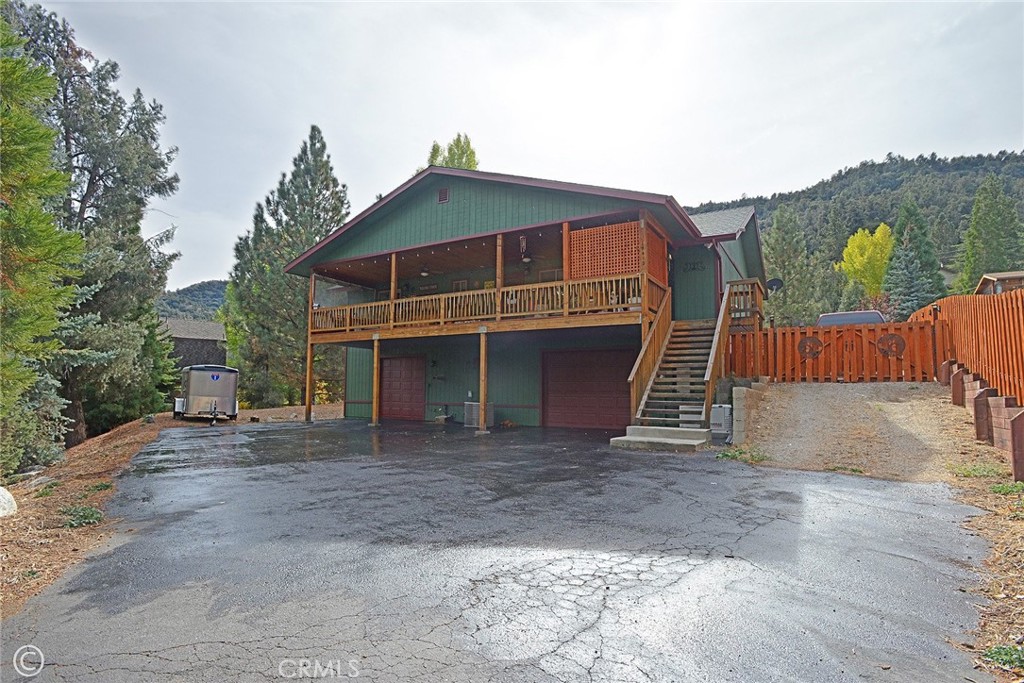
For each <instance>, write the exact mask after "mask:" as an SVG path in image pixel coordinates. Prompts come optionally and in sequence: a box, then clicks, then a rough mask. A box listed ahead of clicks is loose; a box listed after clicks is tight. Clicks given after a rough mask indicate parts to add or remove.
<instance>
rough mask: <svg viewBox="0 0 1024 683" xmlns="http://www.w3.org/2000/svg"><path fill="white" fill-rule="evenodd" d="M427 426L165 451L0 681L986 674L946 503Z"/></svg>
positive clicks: (10, 648)
mask: <svg viewBox="0 0 1024 683" xmlns="http://www.w3.org/2000/svg"><path fill="white" fill-rule="evenodd" d="M607 443H608V442H607V435H606V434H600V433H584V432H578V431H568V430H564V431H563V430H530V429H522V430H514V431H510V432H496V433H494V434H492V435H490V436H486V437H474V436H473V434H472V430H465V429H463V428H461V427H439V426H434V425H415V426H402V425H399V426H387V427H385V428H382V429H380V430H378V431H374V430H371V429H369V428H367V427H366V426H365V425H363V424H361V423H349V422H333V423H323V424H318V425H238V426H225V427H217V428H206V429H177V430H166V431H165V432H164V433H163V435H162V436H161V438H160V439H158V440H157V441H156V442H154V443H153V444H151V445H150V446H149V447H147V448H146V450H144V451H143V452H142V453H140V454H139V455H138V456H137V457H136V458H135V460H134V461H133V464H132V468H131V469H130V470H129V471H128V472H127V473H126V474H125V475H123V476H122V477H121V478H120V479H119V480H118V482H117V486H118V492H117V495H116V496H115V497H114V499H113V500H112V502H111V507H110V508H109V509H108V514H109V515H112V516H115V517H120V518H122V519H123V521H122V522H121V523H120V525H119V527H120V530H121V531H120V533H119V534H118V538H117V540H116V541H115V542H114V543H112V544H111V545H109V546H107V547H106V548H104V549H102V550H101V551H100V552H98V553H95V554H94V555H93V556H92V557H91V558H90V559H88V560H87V561H85V562H83V563H82V564H80V565H78V566H77V567H76V568H74V569H73V570H72V571H71V572H70V573H69V575H68V576H67V577H66V578H65V579H63V580H62V581H60V582H58V583H57V584H55V585H53V586H51V587H50V588H49V589H48V590H47V591H45V592H44V593H43V594H42V595H40V596H38V597H36V598H34V599H32V600H31V601H30V602H29V603H28V605H27V606H26V608H25V610H24V611H23V612H22V613H21V614H19V615H17V616H15V617H13V618H11V619H9V620H6V621H5V622H4V623H3V634H2V642H3V651H4V656H3V663H2V664H0V674H2V678H3V680H5V681H7V680H20V679H19V678H18V676H17V675H16V674H15V673H14V671H13V670H12V667H11V656H12V653H13V652H14V651H15V649H16V648H18V647H19V646H21V645H24V644H28V643H31V644H33V645H35V646H37V647H38V648H40V649H41V650H42V652H43V653H44V655H45V658H46V666H45V667H44V669H43V671H42V673H41V674H40V675H39V676H37V677H36V678H34V679H32V680H37V681H56V680H66V681H83V682H89V681H97V682H103V683H116V682H117V681H133V682H134V681H228V680H230V681H266V680H288V679H309V678H319V679H323V678H341V677H348V676H356V675H357V676H358V678H360V679H363V680H372V681H584V680H595V681H620V680H621V681H648V680H654V681H854V680H855V681H863V680H868V681H921V680H929V681H958V682H962V681H963V680H964V678H965V677H969V680H975V681H983V680H991V679H989V678H986V677H985V676H984V675H982V674H980V673H979V672H977V671H974V670H973V669H972V667H971V663H970V660H969V658H968V657H967V656H966V655H964V654H963V653H961V652H960V651H958V650H956V649H955V648H953V647H952V646H951V645H949V644H948V643H947V642H946V640H947V639H950V640H953V641H957V640H969V638H967V637H966V636H965V635H964V633H965V632H967V631H969V630H970V629H971V628H973V627H974V626H975V624H976V620H977V614H976V610H975V607H974V605H973V604H972V602H971V601H972V597H971V596H970V594H968V593H965V592H963V591H962V590H960V589H962V588H964V587H967V586H969V585H971V584H972V583H973V582H974V581H976V580H977V576H976V575H975V573H974V571H973V567H974V566H975V565H977V563H979V562H980V560H981V558H982V557H984V555H985V553H986V552H987V549H986V547H985V544H984V543H983V542H982V541H980V540H979V539H977V538H975V537H972V536H970V535H968V534H966V533H965V532H964V531H963V530H962V529H961V528H960V523H961V522H962V521H963V519H964V518H965V517H967V516H968V515H970V514H973V513H974V512H975V511H974V510H973V509H972V508H967V507H964V506H960V505H957V504H954V503H953V502H951V499H950V495H949V492H948V489H946V488H945V487H944V486H942V485H921V484H899V483H891V482H883V481H874V480H868V479H863V478H857V477H852V476H844V475H829V474H820V473H806V472H787V471H780V470H772V469H758V468H752V467H748V466H746V465H743V464H739V463H734V462H728V461H716V460H715V459H714V457H713V455H712V454H707V453H702V454H697V455H692V456H668V455H652V454H646V453H645V454H630V453H623V452H613V451H612V450H611V449H609V448H608V445H607Z"/></svg>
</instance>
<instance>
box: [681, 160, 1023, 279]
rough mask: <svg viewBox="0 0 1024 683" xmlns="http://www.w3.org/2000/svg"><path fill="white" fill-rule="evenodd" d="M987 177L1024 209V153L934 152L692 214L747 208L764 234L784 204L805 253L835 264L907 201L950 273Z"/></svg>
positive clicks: (863, 165)
mask: <svg viewBox="0 0 1024 683" xmlns="http://www.w3.org/2000/svg"><path fill="white" fill-rule="evenodd" d="M989 174H995V175H996V176H997V177H998V178H999V179H1000V180H1001V181H1002V182H1003V185H1004V190H1005V191H1006V193H1007V194H1008V195H1009V196H1010V197H1011V198H1012V199H1013V200H1014V201H1015V202H1016V204H1017V208H1018V210H1020V209H1021V205H1022V204H1024V154H1022V153H1020V152H1005V151H1004V152H999V153H998V154H979V155H977V156H970V157H954V158H952V159H945V158H941V157H937V156H936V155H935V154H932V155H931V156H927V157H926V156H919V157H917V158H916V159H906V158H904V157H901V156H896V155H893V154H890V155H888V156H887V157H886V159H885V161H881V162H875V161H864V162H861V163H860V164H859V165H858V166H856V167H854V168H847V169H843V170H842V171H839V172H838V173H836V174H835V175H833V176H832V177H831V178H829V179H828V180H822V181H821V182H819V183H817V184H815V185H813V186H811V187H809V188H807V189H805V190H799V191H796V192H783V193H777V194H773V195H772V196H771V197H747V198H744V199H739V200H736V201H731V202H716V203H707V204H702V205H701V206H699V207H696V208H694V209H693V210H694V211H711V210H715V209H727V208H730V207H733V206H741V205H749V204H754V205H755V206H756V207H757V213H758V219H759V220H760V222H761V227H762V228H765V227H769V226H770V225H771V223H772V216H773V214H774V212H775V210H776V209H777V208H778V206H779V205H780V204H785V205H787V206H788V207H789V208H791V209H792V210H793V211H794V213H795V214H796V219H797V222H798V224H799V225H800V226H801V228H802V229H803V231H804V232H805V234H806V235H807V243H808V247H809V248H810V251H811V252H812V253H820V254H821V255H822V256H823V257H825V258H827V259H829V260H831V261H838V260H840V259H841V258H842V253H843V246H844V245H845V244H846V240H847V238H848V237H849V236H850V235H852V234H853V233H854V232H856V231H857V230H858V229H860V228H872V229H873V228H875V227H876V226H877V225H878V224H879V223H888V224H890V225H893V224H895V221H896V217H897V213H898V210H899V206H900V203H901V202H902V201H903V199H904V198H910V199H912V200H913V201H914V202H916V203H917V205H918V206H919V207H920V209H921V213H922V214H923V215H924V218H925V219H926V220H927V222H928V224H929V226H930V227H931V233H932V237H933V239H934V240H935V246H936V251H937V253H938V256H939V260H940V261H941V262H942V264H943V265H944V266H948V267H952V268H954V269H955V268H956V264H957V261H958V259H959V256H960V253H961V251H962V249H961V247H960V245H961V243H962V242H963V236H964V233H965V232H966V231H967V226H968V224H969V223H970V218H971V206H972V204H973V202H974V195H975V193H976V192H977V191H978V188H979V187H980V186H981V183H982V181H983V180H984V179H985V177H986V176H987V175H989ZM688 210H689V207H688Z"/></svg>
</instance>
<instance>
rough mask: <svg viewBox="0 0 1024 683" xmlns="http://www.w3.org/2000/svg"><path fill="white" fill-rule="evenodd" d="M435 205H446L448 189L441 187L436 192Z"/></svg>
mask: <svg viewBox="0 0 1024 683" xmlns="http://www.w3.org/2000/svg"><path fill="white" fill-rule="evenodd" d="M437 203H438V204H447V203H448V188H447V187H442V188H441V189H439V190H438V191H437Z"/></svg>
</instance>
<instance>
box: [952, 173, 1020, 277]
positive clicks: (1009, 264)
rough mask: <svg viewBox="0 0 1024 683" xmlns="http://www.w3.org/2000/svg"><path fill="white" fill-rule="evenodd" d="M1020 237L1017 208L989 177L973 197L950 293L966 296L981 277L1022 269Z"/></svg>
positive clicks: (995, 179) (994, 178) (996, 179)
mask: <svg viewBox="0 0 1024 683" xmlns="http://www.w3.org/2000/svg"><path fill="white" fill-rule="evenodd" d="M1022 237H1024V235H1022V234H1021V221H1020V215H1019V214H1018V213H1017V207H1015V206H1014V203H1013V200H1012V199H1010V198H1009V197H1007V196H1006V194H1004V192H1003V184H1002V182H1000V180H999V178H997V177H996V176H995V175H989V176H988V177H987V178H985V181H984V182H983V183H982V184H981V187H979V188H978V192H977V194H975V196H974V206H973V208H972V209H971V224H970V227H968V228H967V233H966V234H965V235H964V255H963V260H962V262H961V266H960V276H959V277H958V278H957V281H956V283H954V285H953V287H954V289H956V290H957V291H959V292H963V293H965V294H969V293H971V292H973V291H974V288H975V287H977V285H978V280H980V279H981V276H982V275H984V274H985V273H998V272H1001V271H1006V270H1011V269H1013V268H1016V267H1019V266H1024V253H1022V252H1024V244H1022V241H1021V240H1022Z"/></svg>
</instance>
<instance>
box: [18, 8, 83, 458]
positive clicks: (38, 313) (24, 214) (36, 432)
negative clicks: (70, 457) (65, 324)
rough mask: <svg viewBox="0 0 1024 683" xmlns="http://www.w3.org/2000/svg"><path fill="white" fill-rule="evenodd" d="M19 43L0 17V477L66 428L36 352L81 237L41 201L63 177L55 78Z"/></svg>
mask: <svg viewBox="0 0 1024 683" xmlns="http://www.w3.org/2000/svg"><path fill="white" fill-rule="evenodd" d="M23 43H24V41H22V40H21V39H19V38H18V37H17V36H15V35H14V34H13V32H12V30H11V27H10V25H9V24H8V23H7V21H6V20H5V19H4V18H3V17H0V159H2V162H3V163H2V166H0V476H5V475H7V474H9V473H10V472H11V471H12V470H14V469H16V468H17V467H18V466H19V465H22V464H25V463H26V462H41V461H46V460H49V459H52V458H51V457H50V456H51V455H52V454H53V452H54V440H55V437H58V438H59V436H60V435H61V434H62V432H63V428H64V423H63V421H62V420H61V419H60V417H59V409H60V407H62V406H63V404H62V403H61V402H60V400H59V399H58V398H57V397H56V395H55V392H54V386H53V385H54V383H53V381H52V380H51V379H50V378H49V376H48V375H47V374H46V373H45V370H43V368H41V366H40V361H41V360H43V359H45V358H47V357H49V356H50V355H52V353H53V352H54V351H56V350H57V349H58V347H57V345H56V342H55V341H54V340H53V338H52V335H53V332H54V330H55V329H56V328H57V325H58V317H59V315H60V313H61V312H62V311H63V310H66V309H67V307H68V306H69V305H70V304H71V302H72V300H73V296H74V291H73V289H72V288H71V287H69V286H64V285H62V279H63V278H65V277H68V276H70V275H72V274H73V271H72V268H73V267H75V266H76V265H77V263H78V261H79V259H80V257H81V238H80V237H79V236H78V235H76V234H74V233H69V232H66V231H63V230H61V229H59V228H58V227H57V226H56V224H55V223H54V220H53V216H52V215H51V214H50V213H49V212H47V210H46V207H45V202H46V201H47V200H49V199H51V198H54V197H58V196H60V194H61V193H62V192H63V191H64V189H65V187H66V185H67V179H66V178H65V177H64V176H63V175H62V174H61V173H60V172H59V171H57V170H56V169H54V168H53V162H52V150H53V141H54V138H55V136H56V132H55V131H54V130H52V129H50V128H48V127H47V126H46V125H45V124H44V123H43V121H42V117H43V116H44V114H45V111H46V104H47V102H48V101H49V99H50V98H51V97H52V96H53V94H54V92H55V89H56V84H55V83H54V80H53V79H52V78H50V76H49V75H48V74H47V72H46V69H44V68H42V67H39V66H36V65H35V64H33V63H32V62H31V61H30V60H29V59H27V58H26V57H25V56H24V53H23V48H22V46H23ZM53 407H56V408H57V415H56V416H54V414H53V411H52V410H50V408H53ZM54 418H56V419H54Z"/></svg>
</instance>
